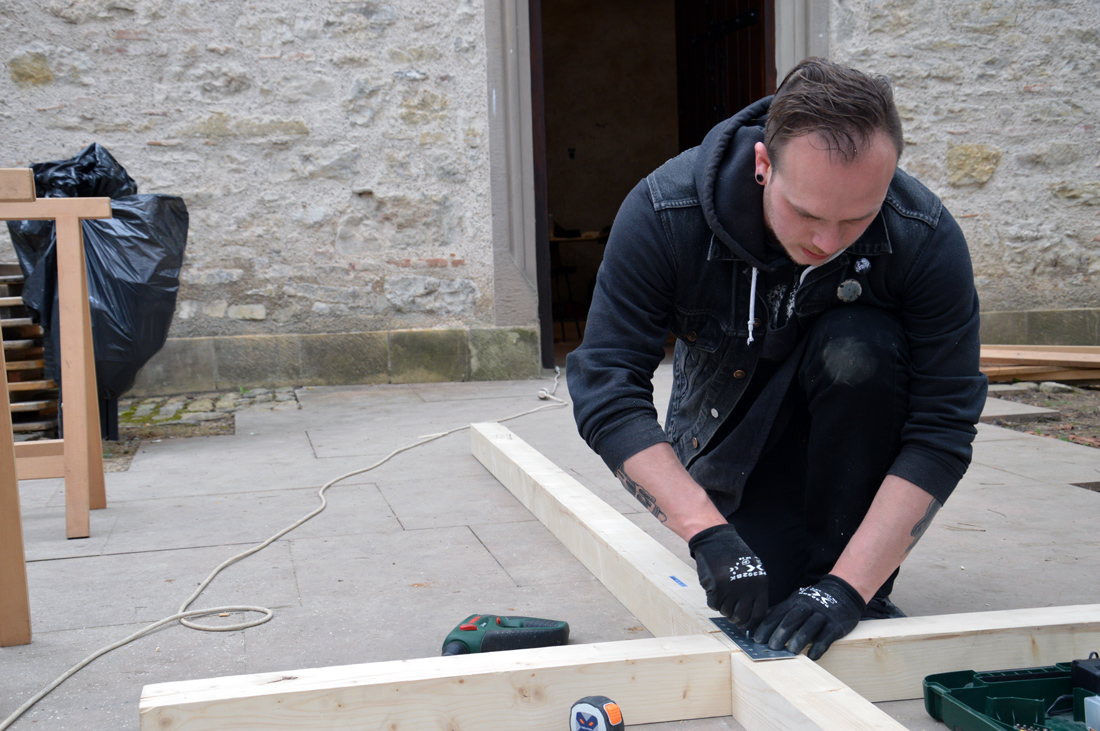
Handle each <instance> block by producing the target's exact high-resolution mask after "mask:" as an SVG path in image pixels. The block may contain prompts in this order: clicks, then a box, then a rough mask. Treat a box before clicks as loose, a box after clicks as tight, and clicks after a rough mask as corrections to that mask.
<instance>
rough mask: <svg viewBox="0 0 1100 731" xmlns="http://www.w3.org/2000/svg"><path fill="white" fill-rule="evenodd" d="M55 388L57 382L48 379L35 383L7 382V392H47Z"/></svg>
mask: <svg viewBox="0 0 1100 731" xmlns="http://www.w3.org/2000/svg"><path fill="white" fill-rule="evenodd" d="M53 388H57V382H56V381H53V380H51V379H49V378H46V379H39V380H35V381H8V391H48V390H50V389H53Z"/></svg>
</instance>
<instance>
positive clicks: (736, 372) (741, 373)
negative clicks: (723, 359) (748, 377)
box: [733, 370, 745, 378]
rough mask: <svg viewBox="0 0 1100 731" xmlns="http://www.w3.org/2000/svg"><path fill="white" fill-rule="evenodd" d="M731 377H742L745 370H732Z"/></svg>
mask: <svg viewBox="0 0 1100 731" xmlns="http://www.w3.org/2000/svg"><path fill="white" fill-rule="evenodd" d="M733 377H734V378H744V377H745V372H744V371H741V370H737V371H734V372H733Z"/></svg>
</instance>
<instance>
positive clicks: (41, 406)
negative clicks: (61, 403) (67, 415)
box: [11, 400, 57, 414]
mask: <svg viewBox="0 0 1100 731" xmlns="http://www.w3.org/2000/svg"><path fill="white" fill-rule="evenodd" d="M46 409H54V410H56V409H57V401H54V400H47V401H13V402H12V404H11V411H12V413H13V414H17V413H20V412H25V411H43V410H46Z"/></svg>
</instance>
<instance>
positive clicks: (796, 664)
mask: <svg viewBox="0 0 1100 731" xmlns="http://www.w3.org/2000/svg"><path fill="white" fill-rule="evenodd" d="M730 660H731V665H732V669H733V717H734V718H736V719H737V721H738V723H740V724H741V725H742V726H744V727H745V728H746V729H761V730H763V729H788V728H790V729H829V731H904V729H905V727H904V726H902V725H901V724H900V723H898V722H897V721H895V720H894V719H892V718H891V717H890V716H888V715H886V714H885V713H883V712H882V710H880V709H879V708H877V707H875V706H874V705H872V704H871V703H870V702H869V701H867V700H866V699H865V698H863V697H861V696H860V695H859V694H858V693H856V692H855V691H854V690H852V689H851V688H849V687H848V686H846V685H845V684H844V683H842V682H841V681H840V680H838V679H837V678H836V677H834V676H833V675H830V674H829V673H828V672H827V671H826V670H825V669H824V668H822V667H821V666H820V665H818V664H816V663H815V662H813V661H812V660H810V659H809V658H808V657H806V656H805V655H799V656H798V657H797V658H795V659H793V660H772V661H769V662H753V661H752V660H750V659H749V658H748V656H747V655H745V654H743V653H734V654H733V655H731V657H730Z"/></svg>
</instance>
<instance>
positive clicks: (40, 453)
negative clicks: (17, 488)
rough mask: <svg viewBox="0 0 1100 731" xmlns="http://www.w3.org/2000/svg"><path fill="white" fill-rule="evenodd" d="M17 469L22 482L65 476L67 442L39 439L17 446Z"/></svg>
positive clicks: (20, 443)
mask: <svg viewBox="0 0 1100 731" xmlns="http://www.w3.org/2000/svg"><path fill="white" fill-rule="evenodd" d="M15 468H16V473H17V474H18V475H19V479H20V480H45V479H51V478H54V477H64V476H65V442H64V440H62V439H39V440H38V441H36V442H19V443H18V444H16V445H15Z"/></svg>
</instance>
